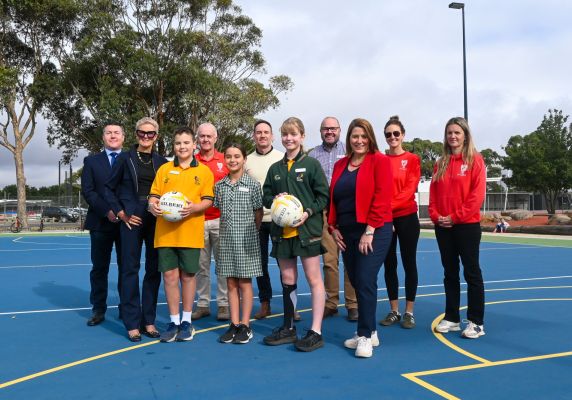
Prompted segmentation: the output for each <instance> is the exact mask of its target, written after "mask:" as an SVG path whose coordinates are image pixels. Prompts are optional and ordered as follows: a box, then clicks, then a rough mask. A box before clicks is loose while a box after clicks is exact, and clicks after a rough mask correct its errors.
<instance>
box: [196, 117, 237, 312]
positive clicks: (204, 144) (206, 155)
mask: <svg viewBox="0 0 572 400" xmlns="http://www.w3.org/2000/svg"><path fill="white" fill-rule="evenodd" d="M217 136H218V135H217V131H216V128H215V127H214V125H213V124H210V123H205V124H201V125H199V128H198V129H197V142H198V144H199V146H200V151H199V153H198V154H197V155H196V158H197V160H199V162H201V163H203V164H205V165H206V166H207V167H209V168H210V170H211V171H212V173H213V175H214V183H215V184H216V183H217V182H218V181H220V180H221V179H222V178H224V177H225V176H226V175H227V174H228V169H227V168H226V165H225V163H224V154H222V153H221V152H218V151H216V149H215V143H216V141H217ZM219 222H220V210H219V209H218V208H216V207H210V208H208V209H207V210H206V211H205V247H204V249H201V257H200V261H199V264H200V269H199V272H198V273H197V275H196V279H197V296H198V300H197V307H196V309H195V312H193V314H192V319H193V320H197V319H201V318H203V317H206V316H209V315H210V314H211V311H210V300H211V279H210V277H211V256H212V255H214V257H215V261H216V257H217V253H218V244H219ZM216 302H217V306H218V308H217V319H218V320H219V321H226V320H228V319H230V312H229V308H228V294H227V287H226V278H224V277H222V278H221V277H217V293H216Z"/></svg>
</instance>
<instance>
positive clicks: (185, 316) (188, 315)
mask: <svg viewBox="0 0 572 400" xmlns="http://www.w3.org/2000/svg"><path fill="white" fill-rule="evenodd" d="M191 314H192V312H191V311H183V318H182V319H181V321H182V322H185V321H187V322H188V323H189V324H190V323H191Z"/></svg>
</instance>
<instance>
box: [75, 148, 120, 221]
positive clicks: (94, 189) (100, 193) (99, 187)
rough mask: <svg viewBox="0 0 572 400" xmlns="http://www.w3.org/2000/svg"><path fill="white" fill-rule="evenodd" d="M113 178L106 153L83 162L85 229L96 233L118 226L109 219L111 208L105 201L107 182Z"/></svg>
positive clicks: (82, 186)
mask: <svg viewBox="0 0 572 400" xmlns="http://www.w3.org/2000/svg"><path fill="white" fill-rule="evenodd" d="M110 176H111V165H110V164H109V158H108V156H107V153H106V152H105V151H102V152H101V153H97V154H93V155H90V156H87V157H86V158H85V159H84V160H83V171H82V173H81V194H82V196H83V198H84V199H85V201H86V202H87V204H88V205H89V207H88V209H87V216H86V217H85V228H86V229H88V230H94V231H111V230H113V229H115V228H116V227H117V224H114V223H112V222H110V221H109V220H108V219H107V213H108V211H109V210H111V206H110V205H109V203H108V202H107V201H106V200H105V199H104V195H105V182H107V180H108V179H109V177H110Z"/></svg>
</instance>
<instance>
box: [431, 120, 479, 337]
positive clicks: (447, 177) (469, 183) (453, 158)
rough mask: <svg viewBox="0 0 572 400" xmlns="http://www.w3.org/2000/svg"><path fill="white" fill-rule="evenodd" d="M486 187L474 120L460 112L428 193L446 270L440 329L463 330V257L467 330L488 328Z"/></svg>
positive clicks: (448, 132)
mask: <svg viewBox="0 0 572 400" xmlns="http://www.w3.org/2000/svg"><path fill="white" fill-rule="evenodd" d="M485 189H486V172H485V165H484V162H483V158H482V157H481V155H480V154H479V153H477V150H476V149H475V146H474V144H473V138H472V136H471V131H470V130H469V125H468V124H467V121H465V119H463V118H461V117H456V118H451V119H450V120H449V121H448V122H447V125H445V138H444V141H443V155H442V156H441V158H440V159H439V160H438V161H437V163H436V164H435V168H434V171H433V179H432V181H431V188H430V193H429V216H430V217H431V220H432V221H433V223H434V224H435V236H436V237H437V243H438V245H439V251H440V252H441V263H442V264H443V268H444V272H445V278H444V280H443V282H444V284H445V297H446V305H445V317H444V318H443V319H442V320H441V322H439V324H438V325H437V326H436V327H435V331H436V332H439V333H447V332H449V331H460V330H461V324H460V320H461V318H460V314H459V305H460V298H461V285H460V281H459V270H460V261H462V262H463V275H464V277H465V281H466V282H467V293H468V309H467V319H468V324H467V326H466V328H465V330H463V333H462V336H463V337H466V338H469V339H476V338H478V337H480V336H483V335H484V334H485V331H484V328H483V319H484V313H485V288H484V284H483V276H482V273H481V268H480V266H479V245H480V242H481V226H480V219H481V213H480V209H481V205H482V204H483V200H484V198H485ZM459 259H460V260H459Z"/></svg>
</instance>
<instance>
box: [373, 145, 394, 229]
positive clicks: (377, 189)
mask: <svg viewBox="0 0 572 400" xmlns="http://www.w3.org/2000/svg"><path fill="white" fill-rule="evenodd" d="M373 179H374V191H373V201H372V203H371V207H370V208H369V212H368V214H367V224H368V225H370V226H373V227H376V228H378V227H381V226H383V224H384V223H385V222H386V221H391V215H392V213H391V198H392V197H393V172H392V171H391V162H390V161H389V157H387V156H384V155H382V154H381V153H376V155H375V158H374V174H373Z"/></svg>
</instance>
